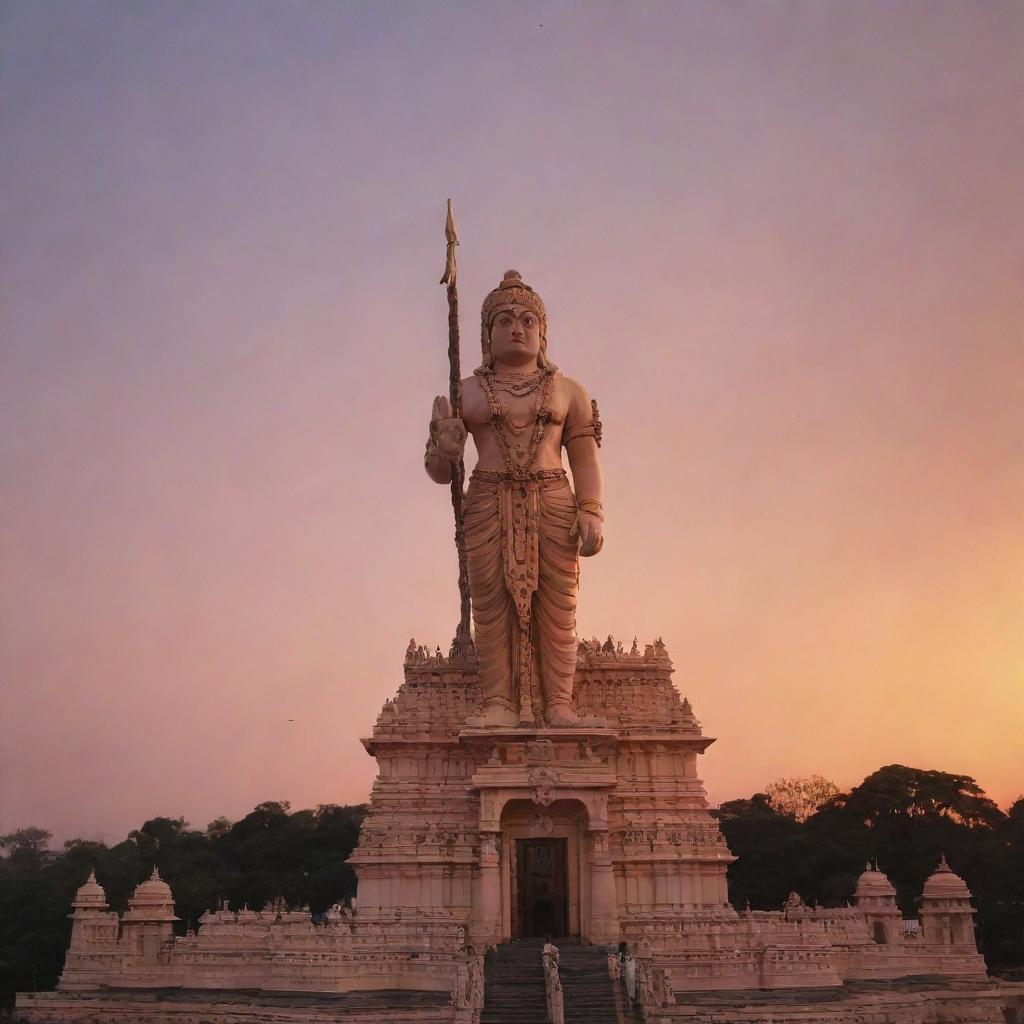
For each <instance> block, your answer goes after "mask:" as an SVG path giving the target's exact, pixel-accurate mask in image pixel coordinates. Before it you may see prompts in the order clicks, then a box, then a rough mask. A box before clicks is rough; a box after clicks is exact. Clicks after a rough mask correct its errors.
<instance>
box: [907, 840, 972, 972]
mask: <svg viewBox="0 0 1024 1024" xmlns="http://www.w3.org/2000/svg"><path fill="white" fill-rule="evenodd" d="M921 930H922V932H923V933H924V940H925V942H929V943H932V944H934V945H940V946H961V947H963V946H967V947H969V948H970V951H971V952H976V951H977V948H978V944H977V941H976V940H975V937H974V908H973V907H972V906H971V891H970V889H968V888H967V883H966V882H965V881H964V880H963V879H962V878H961V877H960V876H959V875H957V874H954V872H953V870H952V869H951V868H950V866H949V864H947V863H946V855H945V854H943V855H942V859H941V860H940V861H939V866H938V867H937V868H936V869H935V871H934V872H933V873H932V874H931V875H930V876H929V878H928V880H927V881H926V882H925V883H924V891H923V892H922V894H921Z"/></svg>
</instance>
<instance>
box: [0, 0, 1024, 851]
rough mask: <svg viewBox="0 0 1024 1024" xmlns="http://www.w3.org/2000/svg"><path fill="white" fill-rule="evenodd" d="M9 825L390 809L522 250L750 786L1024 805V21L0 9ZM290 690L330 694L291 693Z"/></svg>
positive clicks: (946, 11)
mask: <svg viewBox="0 0 1024 1024" xmlns="http://www.w3.org/2000/svg"><path fill="white" fill-rule="evenodd" d="M0 40H2V43H0V46H2V53H0V58H2V59H0V103H2V117H0V152H3V154H4V156H3V160H2V162H0V186H2V190H0V195H2V205H0V218H2V220H0V229H2V234H3V237H4V239H5V241H6V243H7V244H6V245H5V246H4V254H3V257H2V264H0V270H2V275H0V287H2V293H0V339H2V340H0V344H2V346H3V353H2V358H3V367H2V370H3V373H2V376H3V384H2V388H3V391H2V395H0V400H2V409H0V416H2V422H0V427H2V434H0V437H2V440H0V470H2V475H3V481H4V485H3V494H2V505H0V526H2V537H0V540H2V594H0V630H2V633H0V642H2V648H0V655H2V696H0V700H2V707H0V713H2V721H3V731H2V745H0V831H8V830H9V829H12V828H14V827H18V826H21V825H28V824H36V825H40V826H44V827H47V828H50V829H52V830H53V831H54V832H55V833H56V834H57V835H58V837H59V838H65V837H67V836H72V835H83V836H87V837H97V836H101V837H103V838H105V839H106V840H107V841H108V842H115V841H117V840H119V839H121V838H122V837H123V836H124V835H125V833H126V832H127V831H128V830H129V829H131V828H134V827H137V826H138V825H140V824H141V823H142V822H143V821H144V820H145V819H146V818H148V817H152V816H155V815H171V816H176V815H184V816H185V817H186V818H187V819H188V820H189V821H191V822H192V823H193V824H194V825H197V826H199V827H202V826H204V825H205V824H206V822H207V821H209V820H211V819H212V818H214V817H216V816H218V815H221V814H224V815H227V816H228V817H230V818H237V817H240V816H241V815H243V814H244V813H246V812H247V811H248V810H249V809H251V808H252V806H253V805H254V804H256V803H257V802H258V801H261V800H266V799H287V800H291V801H292V804H293V806H296V807H299V806H311V805H314V804H316V803H319V802H328V801H333V802H357V801H362V800H364V799H365V798H366V797H367V795H368V791H369V786H370V783H371V781H372V778H373V775H374V769H375V765H374V762H373V760H372V759H371V758H369V757H368V756H367V755H366V754H365V752H364V751H363V749H362V747H361V746H360V744H359V742H358V737H360V736H363V735H366V734H367V733H368V732H369V730H370V728H371V725H372V722H373V719H374V718H375V716H376V713H377V711H378V709H379V707H380V705H381V704H382V703H383V701H384V700H385V699H386V698H387V697H389V696H390V695H392V694H393V692H394V691H395V690H396V688H397V687H398V685H399V683H400V682H401V661H402V654H403V652H404V650H405V646H406V644H407V643H408V640H409V637H410V636H415V637H416V638H417V639H418V640H420V641H422V642H428V643H430V644H431V645H434V644H436V643H440V644H442V645H443V646H444V645H447V643H448V641H449V640H450V638H451V634H452V631H453V627H454V624H455V621H456V618H457V614H458V609H457V595H456V591H455V586H454V554H453V549H452V544H451V526H450V515H451V512H450V507H449V505H448V500H447V494H446V491H445V489H444V488H439V487H436V486H435V485H433V484H431V483H430V482H429V481H428V480H427V478H426V476H425V475H424V474H423V471H422V451H423V442H424V438H425V426H426V420H427V417H428V414H429V410H430V402H431V399H432V397H433V395H434V394H436V393H437V392H439V391H441V390H443V389H444V387H445V381H446V375H447V367H446V358H445V347H446V337H445V330H446V327H445V316H446V310H445V304H444V290H443V289H442V288H440V287H438V285H437V280H438V278H439V276H440V274H441V270H442V267H443V255H444V249H443V235H442V231H443V217H444V201H445V199H446V198H447V197H448V196H452V197H453V198H454V200H455V204H456V215H457V218H458V222H459V230H460V238H461V240H462V245H461V247H460V249H459V259H460V291H461V295H462V299H463V318H462V324H463V335H464V352H465V357H466V360H465V365H466V368H467V369H469V368H472V366H474V365H476V362H475V360H476V357H477V356H478V350H477V337H476V336H477V317H478V311H479V304H480V300H481V299H482V297H483V294H484V293H485V291H486V290H488V289H489V288H491V287H493V286H494V284H496V283H497V281H498V280H499V278H500V276H501V273H502V271H504V270H505V269H507V268H508V267H513V266H514V267H517V268H518V269H519V270H521V271H522V273H523V275H524V277H525V278H526V280H527V281H529V282H530V283H531V284H533V285H534V286H535V287H537V288H538V290H539V291H540V292H541V293H542V295H543V296H544V298H545V301H546V303H547V306H548V313H549V343H550V354H551V356H552V357H553V359H554V361H555V362H556V363H557V364H558V365H559V366H561V367H562V368H563V369H564V371H565V372H566V373H568V374H570V375H571V376H574V377H577V378H578V379H580V380H582V381H583V382H584V383H585V384H586V386H587V387H588V389H589V390H590V391H591V393H592V394H593V395H594V396H596V397H597V398H598V400H599V401H600V404H601V412H602V418H603V420H604V424H605V447H604V449H603V452H604V459H605V471H606V477H607V500H606V507H607V513H608V520H607V543H606V545H605V549H604V551H603V552H602V554H601V555H600V556H599V557H598V558H595V559H591V560H589V561H587V562H585V563H584V566H583V570H584V573H583V585H582V586H583V589H582V595H581V603H580V618H579V624H580V630H581V632H582V633H583V634H584V635H587V636H589V635H592V634H598V635H600V636H601V637H604V636H605V635H606V634H607V633H608V632H613V633H614V634H615V635H616V636H618V637H621V638H623V639H624V640H625V641H626V642H627V643H628V641H629V640H630V639H631V638H632V636H633V635H634V633H636V634H639V636H640V638H641V641H643V640H650V639H652V638H653V637H654V636H656V635H662V636H664V638H665V641H666V643H667V644H668V647H669V650H670V652H671V654H672V656H673V659H674V661H675V665H676V682H677V685H678V686H679V688H680V689H681V691H682V692H683V693H685V694H686V695H688V696H689V697H690V699H691V701H692V702H693V704H694V707H695V709H696V711H697V714H698V716H699V717H700V718H701V720H702V721H703V723H704V727H705V731H706V732H707V733H708V734H710V735H712V736H717V737H719V742H718V743H717V744H716V745H715V746H714V747H712V748H711V751H710V752H709V754H708V755H707V757H706V758H704V760H703V763H702V771H703V775H704V778H705V780H706V784H707V788H708V791H709V797H710V799H711V800H712V801H713V802H718V801H720V800H725V799H729V798H732V797H736V796H746V795H749V794H750V793H751V792H754V791H755V790H757V789H760V788H763V786H764V785H765V784H767V783H769V782H771V781H772V780H773V779H775V778H777V777H779V776H781V775H794V774H809V773H821V774H823V775H826V776H828V777H829V778H832V779H833V780H834V781H835V782H837V783H838V784H839V785H840V786H843V787H847V786H850V785H854V784H856V783H857V782H859V781H860V780H861V779H862V778H863V777H864V776H865V775H866V774H867V773H869V772H870V771H873V770H874V769H875V768H877V767H879V766H881V765H883V764H889V763H892V762H900V763H904V764H911V765H915V766H918V767H922V768H937V769H942V770H946V771H953V772H962V773H967V774H971V775H974V776H975V777H976V778H977V779H978V781H979V782H980V783H981V785H982V786H983V787H984V788H985V789H986V790H987V791H988V792H989V794H990V795H991V796H993V798H995V799H996V800H997V801H999V802H1000V803H1001V804H1003V805H1006V804H1007V803H1008V802H1009V801H1010V800H1012V799H1013V798H1015V797H1016V796H1017V795H1018V794H1020V793H1021V792H1022V791H1024V740H1022V737H1024V543H1022V541H1024V534H1022V530H1024V413H1022V409H1024V331H1022V324H1024V298H1022V294H1024V290H1022V286H1021V282H1022V279H1024V201H1022V192H1021V186H1020V182H1021V181H1022V180H1024V8H1022V7H1021V6H1020V4H1019V3H1016V2H1005V3H1003V2H998V0H991V2H987V3H984V4H979V3H975V2H970V0H963V2H943V0H935V2H928V3H913V2H903V3H900V4H892V3H889V2H887V0H885V2H883V0H877V2H864V3H858V4H847V3H843V2H839V0H806V2H791V3H782V2H778V3H771V2H761V3H754V2H736V3H729V4H720V3H715V2H688V3H678V2H674V0H673V2H665V3H660V4H659V3H645V4H630V5H625V4H603V3H589V2H588V3H572V2H560V3H555V4H550V3H521V4H515V5H509V4H506V3H502V4H497V3H496V4H490V3H477V2H473V3H469V2H466V3H458V4H456V3H450V4H442V3H440V2H436V3H429V4H426V3H412V2H410V3H406V4H399V3H392V2H387V3H380V4H362V3H341V2H339V3H332V4H323V3H314V2H305V3H302V2H291V3H285V2H280V3H270V2H266V0H244V2H243V0H238V2H233V3H229V2H225V0H213V2H210V3H204V4H189V3H184V2H181V3H156V2H135V3H132V4H122V3H115V2H112V0H111V2H93V3H87V2H84V0H83V2H75V3H71V2H66V3H60V2H54V3H47V4H38V3H31V2H27V0H20V2H18V0H16V2H13V3H6V4H4V6H3V8H2V10H0ZM290 719H294V722H290V721H289V720H290Z"/></svg>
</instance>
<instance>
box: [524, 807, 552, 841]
mask: <svg viewBox="0 0 1024 1024" xmlns="http://www.w3.org/2000/svg"><path fill="white" fill-rule="evenodd" d="M554 829H555V822H554V819H553V818H552V817H551V815H550V814H541V813H540V812H539V811H538V812H537V813H536V814H534V816H533V817H532V818H531V819H530V835H531V836H549V835H551V833H552V832H553V831H554Z"/></svg>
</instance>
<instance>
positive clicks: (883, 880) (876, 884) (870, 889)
mask: <svg viewBox="0 0 1024 1024" xmlns="http://www.w3.org/2000/svg"><path fill="white" fill-rule="evenodd" d="M855 897H856V899H858V900H862V899H895V898H896V889H895V888H894V886H893V884H892V882H890V881H889V878H888V876H887V875H885V874H884V873H883V872H881V871H879V870H878V863H877V861H876V862H875V866H874V867H872V866H871V864H870V863H869V864H867V865H866V867H865V869H864V872H863V874H861V876H860V878H858V879H857V891H856V894H855Z"/></svg>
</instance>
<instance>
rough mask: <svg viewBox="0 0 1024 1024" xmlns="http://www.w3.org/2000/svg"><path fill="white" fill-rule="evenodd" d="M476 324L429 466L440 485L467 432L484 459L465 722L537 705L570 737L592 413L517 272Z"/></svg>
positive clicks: (471, 543)
mask: <svg viewBox="0 0 1024 1024" xmlns="http://www.w3.org/2000/svg"><path fill="white" fill-rule="evenodd" d="M480 327H481V333H480V342H481V346H482V349H483V363H482V365H481V366H480V367H479V369H477V370H476V371H474V373H473V376H472V377H468V378H466V379H465V380H463V382H462V417H461V418H458V417H455V416H453V415H452V409H451V405H450V403H449V400H448V399H447V398H445V397H438V398H436V399H434V408H433V416H432V419H431V422H430V440H429V441H428V442H427V451H426V456H425V465H426V470H427V474H428V475H429V476H430V478H431V479H432V480H434V481H436V482H437V483H439V484H448V483H450V482H451V480H452V472H453V466H454V464H455V463H456V462H458V461H459V460H460V459H461V457H462V452H463V447H464V445H465V441H466V436H467V431H468V433H469V434H472V435H473V441H474V443H475V445H476V449H477V453H478V456H479V458H478V461H477V464H476V468H475V469H474V471H473V474H472V476H471V478H470V482H469V488H468V490H467V492H466V497H465V545H466V554H467V561H468V569H469V592H470V596H471V599H472V607H473V626H474V633H475V637H474V639H475V644H476V651H477V657H478V663H479V668H478V673H479V679H480V686H481V692H482V695H483V702H484V706H483V711H482V714H481V715H480V716H479V717H478V718H474V719H470V720H469V721H468V722H467V724H468V725H470V726H476V727H484V728H487V727H499V728H501V727H505V728H509V727H512V728H514V727H516V726H517V725H527V724H530V725H532V724H534V722H535V717H534V715H535V713H534V708H535V707H537V708H540V709H542V714H543V718H544V722H545V723H546V724H547V725H549V726H573V725H576V724H577V722H578V719H577V716H576V714H575V712H574V711H573V709H572V706H571V700H572V685H573V677H574V675H575V672H576V650H577V647H576V595H577V591H578V588H579V556H580V555H583V556H587V555H596V554H597V552H598V551H600V550H601V546H602V544H603V543H604V536H603V532H602V529H603V520H604V512H603V510H602V504H601V499H602V493H603V483H602V478H601V463H600V459H599V457H598V448H599V447H600V444H601V423H600V420H599V419H598V416H597V405H596V403H595V402H592V401H591V400H590V397H589V396H588V395H587V392H586V391H585V390H584V388H583V386H582V385H581V384H579V383H577V382H576V381H574V380H572V378H570V377H566V376H564V375H563V374H562V373H561V372H560V371H559V369H558V367H557V366H555V365H554V364H553V363H551V362H549V360H548V357H547V316H546V314H545V310H544V303H543V302H542V301H541V298H540V296H539V295H538V294H537V293H536V292H535V291H534V290H533V289H532V288H531V287H530V286H529V285H528V284H526V283H525V282H524V281H523V279H522V278H521V277H520V275H519V274H518V272H516V271H515V270H510V271H508V272H507V273H506V274H505V276H504V279H503V280H502V282H501V284H499V285H498V287H497V288H495V289H494V291H492V292H490V294H488V295H487V297H486V298H485V299H484V303H483V308H482V310H481V316H480ZM563 447H564V448H565V449H566V452H567V453H568V456H569V466H570V468H571V469H572V477H573V483H574V484H575V487H576V493H575V494H573V490H572V488H571V487H570V486H569V481H568V479H567V477H566V473H565V469H564V468H563V465H562V448H563ZM536 683H539V690H540V692H539V694H538V693H536V691H535V684H536Z"/></svg>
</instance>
